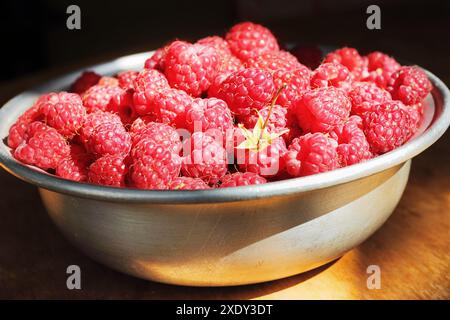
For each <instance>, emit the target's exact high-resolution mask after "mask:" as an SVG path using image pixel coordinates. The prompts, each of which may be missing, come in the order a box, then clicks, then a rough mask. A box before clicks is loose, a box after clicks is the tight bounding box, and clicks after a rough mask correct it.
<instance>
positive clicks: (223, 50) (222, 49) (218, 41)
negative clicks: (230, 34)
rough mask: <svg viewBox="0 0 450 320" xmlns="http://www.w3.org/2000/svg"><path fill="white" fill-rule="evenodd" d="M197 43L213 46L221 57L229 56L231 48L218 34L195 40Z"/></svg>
mask: <svg viewBox="0 0 450 320" xmlns="http://www.w3.org/2000/svg"><path fill="white" fill-rule="evenodd" d="M197 44H201V45H204V46H208V47H212V48H214V49H215V50H216V51H217V52H218V53H219V54H220V55H221V56H222V57H224V56H231V50H230V47H229V46H228V42H226V41H225V39H224V38H222V37H219V36H210V37H205V38H202V39H200V40H198V41H197Z"/></svg>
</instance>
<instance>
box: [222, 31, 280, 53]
mask: <svg viewBox="0 0 450 320" xmlns="http://www.w3.org/2000/svg"><path fill="white" fill-rule="evenodd" d="M225 40H227V42H228V45H229V46H230V50H231V52H232V53H233V54H234V55H235V56H236V57H238V58H239V59H241V60H242V61H246V60H248V59H249V58H256V57H257V56H259V55H261V54H263V53H264V52H268V51H276V50H278V49H279V47H278V43H277V39H276V38H275V37H274V35H273V34H272V32H270V31H269V29H267V28H265V27H263V26H261V25H259V24H254V23H251V22H242V23H239V24H236V25H234V26H233V27H232V28H231V29H230V31H228V33H227V35H226V36H225Z"/></svg>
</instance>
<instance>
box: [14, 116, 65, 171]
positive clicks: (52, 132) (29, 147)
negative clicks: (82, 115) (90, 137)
mask: <svg viewBox="0 0 450 320" xmlns="http://www.w3.org/2000/svg"><path fill="white" fill-rule="evenodd" d="M27 136H28V138H27V140H25V141H22V143H21V144H20V145H19V146H18V147H17V148H16V149H15V150H14V158H16V159H17V160H19V161H21V162H23V163H25V164H29V165H33V166H36V167H39V168H41V169H44V170H47V169H55V168H56V167H57V166H58V163H59V162H60V161H61V160H62V159H64V158H66V157H67V156H68V155H69V152H70V148H69V146H68V144H67V142H66V140H65V139H64V137H63V136H62V135H61V134H59V133H58V131H56V129H54V128H51V127H49V126H47V125H45V124H44V123H42V122H33V123H31V124H30V125H29V127H28V130H27Z"/></svg>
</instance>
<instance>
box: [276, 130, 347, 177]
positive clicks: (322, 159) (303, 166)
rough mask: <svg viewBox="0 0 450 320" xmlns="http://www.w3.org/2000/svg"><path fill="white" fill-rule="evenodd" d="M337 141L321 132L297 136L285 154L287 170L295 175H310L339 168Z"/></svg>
mask: <svg viewBox="0 0 450 320" xmlns="http://www.w3.org/2000/svg"><path fill="white" fill-rule="evenodd" d="M336 147H337V142H336V141H335V140H333V139H331V138H329V137H328V136H327V135H326V134H323V133H321V132H316V133H307V134H305V135H303V136H301V137H299V138H295V139H294V140H293V141H292V143H291V144H290V145H289V151H288V152H287V153H286V154H285V156H284V160H285V162H286V171H287V172H288V173H289V174H290V175H291V176H293V177H302V176H308V175H311V174H316V173H320V172H326V171H330V170H334V169H337V168H339V157H338V154H337V152H336Z"/></svg>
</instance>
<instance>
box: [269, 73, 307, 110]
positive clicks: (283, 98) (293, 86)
mask: <svg viewBox="0 0 450 320" xmlns="http://www.w3.org/2000/svg"><path fill="white" fill-rule="evenodd" d="M310 77H311V70H309V69H308V68H306V67H304V66H301V67H299V68H297V69H295V70H291V71H285V70H278V71H275V72H274V74H273V81H274V83H275V87H276V88H280V87H282V86H283V85H285V86H286V87H285V88H284V89H283V91H281V94H280V96H279V97H278V99H277V101H276V102H277V104H279V105H281V106H283V107H285V108H291V107H292V105H293V104H294V103H295V102H296V101H297V100H298V99H299V98H300V97H301V96H302V95H303V93H304V92H306V91H307V90H309V89H310V87H309V81H310Z"/></svg>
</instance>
